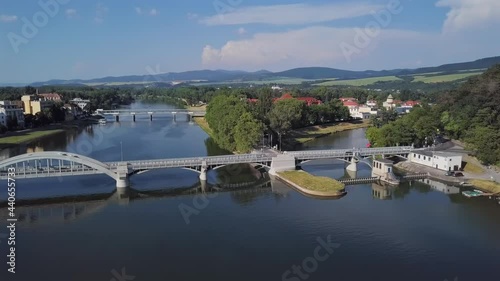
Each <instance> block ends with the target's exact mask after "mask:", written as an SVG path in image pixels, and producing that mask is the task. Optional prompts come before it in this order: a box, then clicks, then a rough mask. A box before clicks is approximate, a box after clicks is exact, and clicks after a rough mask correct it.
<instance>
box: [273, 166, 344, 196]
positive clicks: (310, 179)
mask: <svg viewBox="0 0 500 281" xmlns="http://www.w3.org/2000/svg"><path fill="white" fill-rule="evenodd" d="M278 175H280V176H281V177H282V178H284V179H286V180H289V181H291V182H293V183H295V184H297V185H299V186H301V187H303V188H305V189H309V190H313V191H322V192H335V191H337V192H339V191H343V190H344V188H345V185H344V184H343V183H341V182H339V181H336V180H334V179H331V178H327V177H317V176H313V175H311V174H309V173H307V172H304V171H286V172H280V173H278Z"/></svg>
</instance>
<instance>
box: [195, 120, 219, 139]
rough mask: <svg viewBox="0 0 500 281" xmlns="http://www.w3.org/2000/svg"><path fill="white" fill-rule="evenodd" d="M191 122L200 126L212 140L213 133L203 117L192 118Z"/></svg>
mask: <svg viewBox="0 0 500 281" xmlns="http://www.w3.org/2000/svg"><path fill="white" fill-rule="evenodd" d="M193 121H194V122H195V123H196V124H198V126H200V128H201V129H202V130H203V131H205V133H207V134H208V135H209V136H210V137H211V138H214V132H213V131H212V129H211V128H210V126H209V125H208V122H207V120H205V117H193Z"/></svg>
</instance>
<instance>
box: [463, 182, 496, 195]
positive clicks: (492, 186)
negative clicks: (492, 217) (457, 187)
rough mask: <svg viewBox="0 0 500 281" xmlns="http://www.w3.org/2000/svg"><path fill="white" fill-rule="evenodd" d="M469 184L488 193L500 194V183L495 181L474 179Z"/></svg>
mask: <svg viewBox="0 0 500 281" xmlns="http://www.w3.org/2000/svg"><path fill="white" fill-rule="evenodd" d="M469 183H470V184H472V185H473V186H474V187H477V189H479V190H481V191H484V192H487V193H500V183H497V182H494V181H489V180H479V179H472V180H469Z"/></svg>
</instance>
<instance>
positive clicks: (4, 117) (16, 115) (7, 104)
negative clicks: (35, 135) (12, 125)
mask: <svg viewBox="0 0 500 281" xmlns="http://www.w3.org/2000/svg"><path fill="white" fill-rule="evenodd" d="M9 120H16V121H17V125H18V126H19V127H21V128H24V113H23V109H22V108H19V106H18V105H17V103H15V102H11V101H0V123H1V124H2V125H4V126H5V127H7V124H8V123H7V122H8V121H9Z"/></svg>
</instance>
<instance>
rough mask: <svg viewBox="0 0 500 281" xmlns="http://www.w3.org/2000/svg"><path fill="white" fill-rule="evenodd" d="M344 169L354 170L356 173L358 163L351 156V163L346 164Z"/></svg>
mask: <svg viewBox="0 0 500 281" xmlns="http://www.w3.org/2000/svg"><path fill="white" fill-rule="evenodd" d="M346 170H347V171H351V172H354V173H356V172H357V171H358V164H357V163H356V158H355V157H352V158H351V164H349V166H347V168H346Z"/></svg>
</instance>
